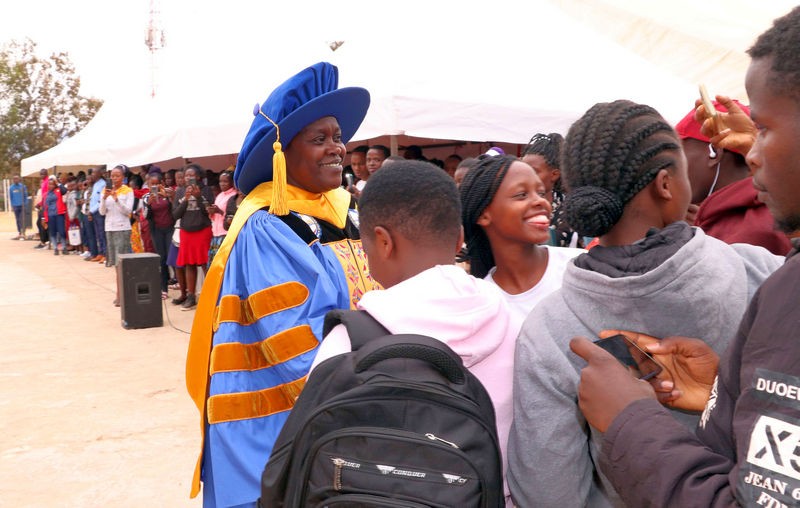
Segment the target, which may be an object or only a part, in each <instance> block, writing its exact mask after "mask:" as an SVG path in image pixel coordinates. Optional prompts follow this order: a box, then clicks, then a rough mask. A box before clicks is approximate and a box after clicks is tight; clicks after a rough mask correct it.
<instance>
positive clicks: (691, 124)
mask: <svg viewBox="0 0 800 508" xmlns="http://www.w3.org/2000/svg"><path fill="white" fill-rule="evenodd" d="M733 102H735V103H736V104H737V105H738V106H739V107H740V108H742V111H744V112H745V113H746V114H747V115H748V116H749V115H750V108H749V107H747V106H745V105H744V104H742V103H740V102H739V101H737V100H735V99H734V100H733ZM714 108H715V109H716V110H717V111H722V112H726V111H728V110H727V108H725V106H723V105H722V104H720V103H719V102H717V101H714ZM675 131H676V132H677V133H678V136H679V137H680V138H681V139H686V138H692V139H696V140H698V141H702V142H704V143H709V142H711V140H710V139H709V138H708V137H707V136H704V135H703V133H702V132H700V124H699V123H697V120H695V119H694V109H693V110H691V111H689V113H688V114H687V115H686V116H685V117H683V120H681V121H680V122H678V125H676V126H675ZM734 152H736V153H741V152H739V151H738V150H734ZM742 155H744V154H742Z"/></svg>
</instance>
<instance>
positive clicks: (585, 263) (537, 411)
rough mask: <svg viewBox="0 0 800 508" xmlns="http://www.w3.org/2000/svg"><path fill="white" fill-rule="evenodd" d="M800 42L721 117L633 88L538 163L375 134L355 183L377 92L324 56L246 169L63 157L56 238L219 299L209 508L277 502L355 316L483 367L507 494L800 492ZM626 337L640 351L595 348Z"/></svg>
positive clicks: (191, 382)
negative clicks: (342, 74) (136, 260)
mask: <svg viewBox="0 0 800 508" xmlns="http://www.w3.org/2000/svg"><path fill="white" fill-rule="evenodd" d="M798 48H800V8H795V9H794V10H793V11H792V12H790V13H789V14H788V15H786V16H784V17H783V18H780V19H778V20H776V21H775V25H774V26H773V27H772V28H770V29H769V30H768V31H767V32H765V33H764V34H762V35H761V36H760V37H759V38H758V40H757V41H756V42H755V44H754V45H753V47H752V48H751V49H750V50H749V54H750V56H751V57H752V62H751V65H750V69H749V71H748V75H747V81H746V86H747V90H748V95H749V97H750V100H751V104H750V106H749V107H747V106H743V105H741V104H739V103H737V102H735V101H732V100H731V99H730V98H728V97H725V96H718V97H716V99H717V100H716V102H715V103H714V107H715V108H717V110H718V112H717V114H716V115H715V118H713V119H712V117H711V114H710V112H709V111H707V110H706V109H705V106H703V105H701V104H700V102H699V101H698V103H697V104H695V107H693V108H691V107H687V109H689V110H690V111H689V112H688V114H687V116H686V118H684V119H683V120H682V121H681V122H680V123H679V124H678V125H670V124H669V123H668V122H667V121H666V120H665V119H664V118H663V117H662V116H661V114H659V112H658V111H656V110H655V109H654V108H652V107H651V106H649V105H645V104H638V103H635V102H632V101H629V100H615V101H612V102H607V103H599V104H596V105H594V106H593V107H591V108H590V109H589V110H587V111H586V112H585V113H584V114H583V115H582V116H581V118H580V119H578V120H577V121H576V122H575V123H574V124H573V125H572V126H571V127H570V129H569V131H568V133H567V135H566V136H562V135H560V134H558V133H538V134H536V135H534V136H533V137H532V138H531V140H530V143H529V144H528V145H527V146H526V147H525V148H524V149H523V150H522V152H521V154H520V156H519V157H516V156H513V155H508V154H504V153H502V151H500V150H490V152H488V153H485V154H482V155H480V156H478V157H476V158H469V159H461V158H460V157H448V160H446V161H444V162H443V163H442V164H441V165H435V164H432V163H430V162H428V161H425V160H422V155H421V153H420V152H419V151H418V150H417V148H418V147H414V148H415V149H413V150H412V149H411V148H412V147H409V150H408V151H407V153H406V154H405V157H396V156H390V155H389V151H388V149H386V147H383V146H380V145H374V146H363V147H358V148H357V149H355V150H353V151H352V152H351V153H350V154H349V155H350V159H349V161H350V166H351V170H352V173H349V174H348V173H347V172H345V173H344V175H343V166H344V164H345V161H346V158H347V155H348V154H347V150H346V148H345V144H346V143H347V142H348V141H349V140H350V138H351V137H352V136H353V134H354V133H355V132H356V130H357V129H358V127H359V125H360V123H361V121H362V120H363V118H364V116H365V114H366V111H367V108H368V106H369V94H368V92H367V91H366V90H364V89H361V88H356V87H351V88H341V89H340V88H338V70H337V69H336V68H335V67H334V66H332V65H330V64H326V63H320V64H316V65H315V66H312V67H310V68H308V69H305V70H304V71H301V72H300V73H298V74H297V75H295V76H293V77H291V78H290V79H288V80H287V81H286V82H285V83H283V84H282V85H280V86H279V87H278V88H276V89H275V90H273V91H272V93H271V94H270V95H269V97H268V98H267V100H266V101H265V102H264V103H263V104H262V105H260V106H258V107H257V108H256V111H255V119H254V120H253V124H252V126H251V129H250V131H249V132H248V134H247V136H246V138H245V141H244V145H243V147H242V150H241V152H240V154H239V158H238V161H237V166H236V170H235V172H233V173H232V174H231V173H228V172H225V173H222V174H221V175H219V178H218V179H216V178H215V177H214V175H212V174H210V173H206V172H203V171H202V168H199V167H197V166H194V165H190V166H187V167H186V168H185V169H183V170H178V171H170V172H167V173H162V172H161V171H160V170H159V169H158V168H149V171H147V174H146V178H140V177H139V176H138V175H134V174H132V173H131V172H130V170H129V169H128V168H127V167H125V166H122V165H121V166H117V167H115V168H114V169H113V170H112V171H111V178H110V181H108V182H106V181H105V175H104V172H103V170H102V169H97V170H94V171H91V172H89V174H88V175H86V177H85V178H81V176H80V175H77V176H75V177H73V178H70V177H69V176H68V175H67V176H64V177H63V180H61V181H59V180H57V179H56V178H55V177H50V176H48V175H47V174H46V172H45V173H44V174H43V180H42V188H41V191H40V196H39V197H38V198H37V207H38V208H39V215H40V217H39V223H40V225H41V227H42V228H43V229H44V230H43V231H42V232H41V237H42V243H41V244H40V245H39V246H37V248H44V247H45V246H47V242H46V240H45V238H47V235H48V234H49V235H50V240H49V246H50V248H51V249H52V250H53V251H54V253H55V255H61V254H65V253H69V252H70V251H74V252H77V253H82V255H83V256H84V258H86V259H87V261H100V262H105V264H106V266H113V265H114V264H115V262H116V259H117V258H116V256H117V255H118V254H120V253H123V252H127V251H131V250H133V251H144V250H152V251H154V252H157V253H158V254H159V255H160V257H161V260H162V265H161V266H162V272H161V273H162V291H163V295H164V297H165V298H166V294H167V289H168V288H169V285H170V283H171V282H172V281H171V280H170V278H171V275H173V274H174V278H175V281H176V282H175V283H176V284H177V288H178V289H179V291H180V294H179V296H178V297H177V298H175V299H174V300H173V303H174V304H176V305H181V306H182V307H183V308H185V309H192V308H194V307H195V306H197V312H196V314H195V321H194V325H193V328H192V335H191V339H190V343H189V350H188V354H187V365H186V381H187V388H188V391H189V393H190V395H191V397H192V399H193V400H194V402H195V404H196V405H197V408H198V411H199V415H200V428H201V429H202V439H201V445H200V457H199V459H198V462H197V468H196V470H195V476H194V479H193V482H192V491H191V494H192V495H193V496H195V495H197V494H198V493H199V492H200V488H201V483H202V488H203V498H204V499H203V503H204V506H224V507H229V506H255V505H256V503H257V500H258V498H259V494H260V489H261V474H262V472H263V470H264V466H265V464H267V461H268V459H269V457H270V455H271V453H272V451H273V450H272V448H273V445H274V443H275V441H276V439H277V437H278V435H279V434H280V433H281V432H282V427H283V424H284V422H285V421H286V418H287V415H288V414H289V412H290V411H291V410H292V407H293V405H294V402H295V400H296V399H297V398H298V396H302V390H303V387H304V385H305V382H306V379H307V378H308V376H314V375H315V373H318V372H319V370H317V367H318V366H319V365H320V364H321V363H322V362H324V361H325V360H326V359H329V358H331V357H333V356H336V355H339V354H343V353H346V352H348V351H350V350H351V349H352V344H351V342H350V338H349V336H348V334H347V330H346V329H345V328H344V327H343V326H337V327H334V328H333V329H331V330H329V331H328V333H327V334H324V333H323V322H324V317H325V314H326V313H327V312H328V311H330V310H335V309H345V308H352V309H359V310H363V311H366V312H368V313H369V314H370V315H372V317H373V318H375V320H377V321H378V322H379V323H380V324H381V325H383V326H384V327H385V328H386V329H387V330H388V331H389V332H391V333H394V334H402V333H406V334H424V335H430V336H432V337H434V338H436V339H438V340H440V341H442V342H444V343H446V344H448V345H449V346H450V348H451V349H452V350H453V351H454V352H455V353H456V354H458V355H459V356H460V357H461V359H462V361H463V363H464V365H465V366H466V367H467V368H468V369H470V370H471V371H472V372H473V373H474V374H475V376H476V377H477V378H478V379H479V380H480V381H481V382H482V383H483V385H484V387H485V388H486V390H487V392H488V394H489V396H490V398H491V401H492V403H493V405H494V408H493V409H494V411H495V414H496V422H497V431H498V439H499V444H500V449H501V453H502V458H503V468H504V471H503V472H504V494H505V499H506V502H507V505H508V506H512V505H515V506H520V507H528V506H600V507H604V506H636V507H638V506H756V505H758V506H771V507H772V506H774V507H779V506H790V505H794V506H796V505H797V503H798V500H799V499H800V469H799V468H798V465H797V464H798V461H799V460H800V425H799V422H800V406H798V405H797V399H798V398H799V396H798V393H800V358H798V351H800V348H798V342H797V331H798V327H797V323H798V318H797V311H796V310H795V309H794V307H795V304H796V302H797V298H798V297H800V294H799V293H800V289H798V288H800V284H798V283H797V277H798V275H797V270H798V268H797V266H798V265H797V263H798V262H800V257H799V256H795V255H794V254H795V253H796V252H797V250H798V249H797V248H798V247H800V245H798V243H797V237H798V236H800V208H798V200H797V199H796V196H797V193H798V192H800V166H798V162H797V161H798V160H800V153H799V150H798V146H799V145H798V144H797V142H796V141H797V136H798V135H800V127H799V126H800V51H799V50H798ZM687 106H690V105H687ZM748 109H749V111H748ZM751 117H752V119H751ZM237 189H238V190H237ZM76 229H77V230H79V231H80V237H79V238H80V241H81V243H80V244H79V245H76V246H70V245H67V244H68V243H70V241H69V240H68V238H70V237H71V236H74V235H73V234H72V232H73V231H75V230H76ZM176 231H177V233H176ZM92 238H94V239H92ZM793 247H794V248H793ZM457 261H460V263H457ZM200 270H206V271H207V275H206V277H207V280H206V283H205V286H204V288H203V291H202V292H201V293H200V295H199V301H198V300H197V298H196V295H195V293H196V292H197V289H198V288H197V279H198V276H199V271H200ZM615 336H622V337H623V338H624V339H625V340H627V341H628V342H627V343H628V344H629V346H628V347H629V348H630V350H631V351H633V350H634V349H638V350H639V351H640V352H641V353H642V354H643V355H644V356H638V357H637V358H638V362H639V363H640V365H627V366H623V365H622V364H620V363H619V362H618V361H617V358H614V356H612V355H611V354H610V353H608V352H607V351H605V350H604V349H602V348H601V347H599V346H598V344H603V340H606V338H609V340H610V338H612V337H615ZM688 337H696V339H690V338H688ZM587 339H588V340H587ZM593 342H594V344H593ZM623 344H624V342H623ZM648 355H649V356H648ZM720 358H721V359H720ZM648 360H649V361H652V362H657V366H658V369H656V370H654V371H652V373H651V374H652V375H649V376H644V375H642V374H644V372H643V371H637V369H642V368H644V363H646V362H647V361H648ZM320 370H323V371H324V369H320ZM632 374H637V376H634V375H632ZM639 376H641V378H640V379H637V377H639ZM338 479H339V480H341V477H339V478H338ZM340 483H341V482H340Z"/></svg>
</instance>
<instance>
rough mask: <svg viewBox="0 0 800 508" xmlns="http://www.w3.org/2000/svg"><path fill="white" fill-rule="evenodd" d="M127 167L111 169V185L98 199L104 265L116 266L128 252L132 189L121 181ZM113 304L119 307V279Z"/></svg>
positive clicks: (121, 166)
mask: <svg viewBox="0 0 800 508" xmlns="http://www.w3.org/2000/svg"><path fill="white" fill-rule="evenodd" d="M127 169H128V167H127V166H125V165H124V164H119V165H118V166H116V167H115V168H114V169H112V170H111V178H110V180H111V185H110V186H107V187H106V188H105V189H103V197H102V199H101V200H100V215H102V216H103V217H105V230H106V231H105V232H106V266H117V262H118V258H119V255H120V254H130V253H131V252H132V250H131V213H132V212H133V189H131V188H130V187H128V186H127V185H125V184H123V183H122V180H123V178H124V177H125V172H126V171H127ZM114 305H115V306H117V307H119V279H117V296H116V298H115V299H114Z"/></svg>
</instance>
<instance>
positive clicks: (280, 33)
mask: <svg viewBox="0 0 800 508" xmlns="http://www.w3.org/2000/svg"><path fill="white" fill-rule="evenodd" d="M543 3H546V2H543ZM563 3H564V4H570V5H571V6H572V8H573V9H578V10H580V9H581V6H582V5H583V4H581V3H580V2H576V1H568V0H565V1H564V2H563ZM598 3H599V2H598ZM793 3H794V2H793V0H769V1H767V0H764V1H763V2H761V1H754V0H708V1H707V2H703V3H702V6H703V8H704V9H706V12H705V14H703V15H697V13H698V12H703V11H702V10H699V11H698V10H696V9H695V6H697V5H700V4H697V3H694V2H693V0H671V1H670V2H668V3H661V2H658V3H649V2H637V1H633V2H631V0H604V3H603V5H605V6H606V7H604V8H607V9H613V8H615V6H617V5H624V6H625V8H631V9H633V10H636V9H638V10H640V11H641V12H640V14H641V15H652V13H649V12H650V11H652V10H654V9H655V10H657V9H662V11H663V9H668V11H669V12H666V11H665V12H659V13H658V15H657V16H655V17H656V19H657V20H659V21H663V20H664V18H665V17H666V16H667V14H670V13H673V12H677V13H678V14H677V17H678V19H679V20H681V19H682V20H683V21H685V22H686V23H685V27H683V28H685V29H686V30H690V31H691V32H692V35H694V36H706V37H708V38H709V39H708V40H712V39H713V41H714V42H716V43H718V44H722V45H723V46H725V47H727V46H729V45H730V46H736V45H739V46H743V47H732V48H731V49H732V50H734V51H739V52H741V51H742V50H743V49H744V48H745V47H746V46H747V45H749V44H750V43H751V41H752V37H753V36H754V34H758V33H759V32H760V31H762V30H763V29H765V28H767V26H768V24H769V22H768V20H769V19H772V17H774V16H775V15H780V14H782V13H784V12H787V11H788V9H789V8H790V7H791V5H792V4H793ZM558 4H559V2H558V1H555V0H553V1H552V2H551V8H552V6H553V5H558ZM588 5H594V3H593V2H590V3H589V4H588ZM150 6H151V0H119V1H110V0H68V1H65V0H7V1H4V2H3V5H2V7H1V8H0V13H1V14H2V15H1V16H0V43H1V42H6V41H8V40H10V39H22V38H24V37H30V38H31V39H32V40H34V41H35V42H37V43H38V44H39V47H40V50H41V52H43V53H47V52H52V51H66V52H68V53H69V55H70V58H71V60H72V61H73V63H74V64H75V66H76V70H77V72H78V74H79V76H80V77H81V79H82V92H83V93H84V94H85V95H91V96H96V97H98V98H101V99H105V100H111V99H113V98H117V97H124V98H132V97H137V96H147V95H149V93H150V82H151V59H150V53H149V52H148V49H147V47H146V46H145V43H144V39H145V31H146V28H147V26H148V22H149V17H150ZM155 6H156V9H157V11H158V12H159V16H158V21H160V23H161V25H162V27H163V28H164V31H165V34H166V48H165V49H163V50H160V51H159V52H158V53H157V55H158V56H157V58H156V79H157V83H158V84H159V87H160V88H159V90H160V92H161V93H162V96H163V94H167V95H168V94H169V93H170V92H171V90H172V93H174V90H176V89H178V90H179V89H181V88H184V91H185V89H186V87H193V86H197V85H196V83H197V82H198V81H202V84H203V87H202V88H203V90H204V93H205V90H214V89H215V87H214V84H215V83H223V82H225V81H229V80H238V81H239V82H242V81H246V82H247V83H244V85H251V83H249V82H250V81H253V82H254V83H252V87H253V88H252V89H253V90H258V91H257V92H256V91H250V90H248V89H247V88H246V87H243V86H241V84H242V83H239V84H240V86H238V87H237V90H239V91H240V92H241V93H242V94H247V95H251V94H252V96H253V97H254V98H262V99H263V96H264V94H265V91H266V90H268V89H269V86H268V85H270V84H272V83H273V82H274V80H275V79H277V78H274V77H272V76H271V75H270V70H273V74H274V73H276V72H277V73H278V74H279V77H280V79H279V80H278V82H280V81H282V79H284V78H285V77H286V75H287V71H286V69H287V68H291V69H299V68H302V67H300V65H303V66H305V65H307V64H309V63H311V62H312V61H317V60H321V59H327V60H330V61H333V62H334V63H337V62H336V58H341V57H342V56H341V55H340V54H339V53H342V51H340V52H339V53H337V54H336V55H333V54H332V53H331V52H330V50H328V49H327V43H328V42H330V41H334V40H340V39H347V40H348V41H351V46H348V47H352V45H353V44H356V43H360V44H362V46H363V45H364V44H367V45H368V46H373V47H377V48H384V47H386V48H389V47H391V48H394V49H392V50H385V51H384V53H385V54H381V55H380V56H379V58H380V59H375V61H365V62H363V66H364V69H365V71H367V72H374V73H376V74H377V73H379V74H381V75H386V76H388V77H390V78H391V77H393V76H394V77H396V79H408V76H409V75H412V76H413V74H414V71H415V69H418V68H419V66H418V62H415V61H409V60H407V59H404V58H403V54H402V53H403V47H404V46H403V44H404V39H406V38H408V39H409V40H420V39H425V37H423V36H427V37H428V38H429V39H430V40H435V41H436V42H435V43H433V44H434V45H436V46H437V49H438V50H439V52H438V53H437V55H438V56H437V63H436V64H435V72H436V73H437V76H436V79H437V80H441V81H445V82H451V81H452V83H453V84H454V86H453V90H454V91H457V90H458V87H457V83H458V79H459V78H461V77H464V76H466V77H467V78H468V79H477V78H480V79H489V76H491V79H489V81H490V82H493V81H494V79H506V78H501V76H503V75H504V74H505V75H507V79H513V75H514V73H515V72H518V70H519V69H522V68H525V69H530V68H533V69H534V70H533V71H532V72H533V73H534V74H535V75H536V76H537V77H538V76H540V75H541V76H547V75H548V74H549V73H550V72H552V70H553V69H540V68H537V67H536V65H537V62H539V61H541V59H542V56H543V55H550V54H558V53H559V48H562V49H563V48H564V45H572V46H575V47H580V46H581V39H580V34H561V35H562V40H561V41H560V42H558V41H554V40H553V36H552V35H551V36H550V37H549V38H548V37H543V36H542V34H543V33H544V32H546V29H547V27H543V26H540V25H539V24H537V19H536V18H537V14H538V13H539V12H541V11H542V9H541V4H539V3H538V2H536V1H534V0H525V1H524V3H519V2H515V1H510V0H509V1H506V0H495V1H494V2H491V3H489V4H487V3H486V2H485V0H458V1H456V0H404V1H403V2H386V1H374V0H339V1H333V2H332V1H330V0H288V1H284V2H276V1H275V0H227V1H219V0H157V1H156V2H155ZM648 6H649V7H648ZM681 9H685V10H686V11H688V9H692V10H694V15H693V16H690V17H692V18H698V19H686V18H687V16H682V17H681V14H680V12H681ZM748 9H749V10H748ZM523 13H524V14H523ZM648 13H649V14H648ZM757 13H758V14H757ZM759 15H760V18H761V19H756V18H759ZM765 16H766V19H764V17H765ZM749 24H752V27H750V26H748V25H749ZM482 25H492V26H494V27H496V26H498V25H499V26H506V25H507V26H512V25H513V26H516V27H522V28H516V30H517V31H521V32H522V35H521V36H520V37H514V40H515V41H517V42H514V43H513V44H512V45H511V46H512V47H509V48H508V50H507V51H508V53H509V55H510V58H507V59H505V61H507V62H509V61H510V62H513V63H512V64H511V65H508V64H506V66H505V68H504V69H502V70H495V71H492V72H490V71H489V69H490V66H491V62H492V61H493V60H492V55H491V54H489V55H481V54H478V53H480V51H481V44H480V41H481V39H480V38H481V34H482ZM511 30H513V29H509V31H511ZM729 33H730V37H728V35H729ZM743 33H744V34H746V36H745V37H742V34H743ZM431 36H433V37H435V38H431ZM476 41H478V43H476ZM440 45H441V46H440ZM462 47H469V48H470V49H469V50H466V51H468V52H469V60H468V62H469V64H468V68H464V65H463V63H462V64H461V65H459V66H453V64H452V63H451V61H449V60H448V55H450V54H452V53H453V52H457V51H459V50H460V49H461V48H462ZM432 49H433V48H432ZM464 51H465V50H462V52H464ZM296 55H303V61H302V62H298V63H293V59H294V60H297V59H298V58H297V57H296ZM317 55H319V56H317ZM452 60H453V61H456V60H457V59H455V58H453V59H452ZM463 60H464V59H463V58H462V59H461V61H462V62H463ZM287 62H288V64H287ZM655 63H656V64H658V62H655ZM359 64H360V62H359ZM292 65H293V66H292ZM516 66H519V69H515V68H514V67H516ZM454 67H455V68H454ZM371 69H374V71H371ZM244 71H247V72H244ZM254 71H257V72H254ZM425 72H430V70H427V71H425ZM464 72H468V73H469V74H466V75H464V74H463V73H464ZM526 72H528V71H527V70H526ZM439 73H440V74H439ZM529 73H530V72H529ZM351 74H354V73H351ZM242 76H246V77H247V78H246V79H242ZM343 79H344V80H347V77H343ZM709 86H710V89H711V90H715V91H716V90H717V87H715V86H714V83H709ZM216 88H218V89H221V88H223V87H221V86H218V87H216ZM692 88H693V90H694V89H695V88H696V86H695V85H693V87H692ZM690 93H691V96H692V97H693V96H694V94H695V92H694V91H691V92H690ZM248 100H250V99H248ZM691 100H693V99H687V102H689V103H690V102H691Z"/></svg>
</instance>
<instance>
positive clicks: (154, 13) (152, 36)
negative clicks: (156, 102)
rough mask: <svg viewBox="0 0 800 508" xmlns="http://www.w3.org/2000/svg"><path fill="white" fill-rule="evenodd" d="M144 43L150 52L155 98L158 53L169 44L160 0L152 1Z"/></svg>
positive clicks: (151, 82) (153, 95)
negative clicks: (162, 19) (165, 34)
mask: <svg viewBox="0 0 800 508" xmlns="http://www.w3.org/2000/svg"><path fill="white" fill-rule="evenodd" d="M144 43H145V45H146V46H147V49H148V50H150V86H151V91H150V95H151V96H152V97H155V96H156V88H157V78H156V76H157V74H158V63H157V59H156V53H157V52H158V50H159V49H163V48H164V46H165V45H166V44H167V41H166V37H165V36H164V29H163V28H162V27H161V11H160V10H159V7H158V0H150V21H149V22H148V23H147V28H146V29H145V32H144Z"/></svg>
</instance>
